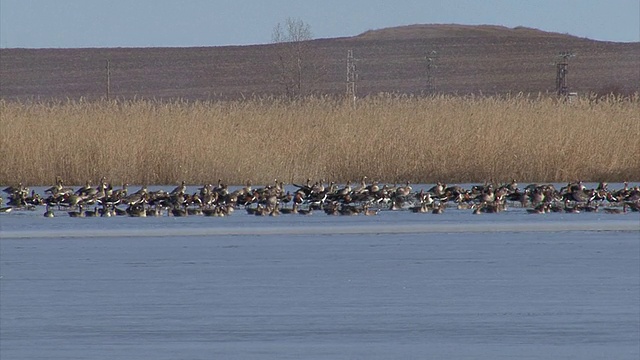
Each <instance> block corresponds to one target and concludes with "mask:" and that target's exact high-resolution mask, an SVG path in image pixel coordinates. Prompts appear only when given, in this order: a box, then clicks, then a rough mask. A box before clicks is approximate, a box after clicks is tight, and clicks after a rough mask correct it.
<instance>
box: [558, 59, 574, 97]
mask: <svg viewBox="0 0 640 360" xmlns="http://www.w3.org/2000/svg"><path fill="white" fill-rule="evenodd" d="M574 56H575V55H574V54H573V53H572V52H570V51H564V52H561V53H560V54H558V56H557V58H558V61H557V62H556V93H557V94H558V95H560V96H568V95H569V85H568V83H567V74H568V73H569V59H570V58H572V57H574Z"/></svg>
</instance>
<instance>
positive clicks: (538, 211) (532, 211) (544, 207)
mask: <svg viewBox="0 0 640 360" xmlns="http://www.w3.org/2000/svg"><path fill="white" fill-rule="evenodd" d="M547 207H548V206H547V204H544V203H542V204H540V205H538V206H536V207H534V208H533V209H527V213H529V214H545V213H547Z"/></svg>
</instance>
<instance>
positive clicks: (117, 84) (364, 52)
mask: <svg viewBox="0 0 640 360" xmlns="http://www.w3.org/2000/svg"><path fill="white" fill-rule="evenodd" d="M307 45H308V50H307V52H306V54H307V56H306V59H307V61H306V67H305V68H304V72H303V90H304V93H323V94H342V93H344V90H345V78H346V65H345V62H346V55H347V51H348V50H353V53H354V56H355V57H356V58H357V59H358V61H357V69H358V77H359V80H358V94H359V95H367V94H372V93H378V92H399V93H422V92H424V91H425V90H426V89H427V71H426V60H425V57H426V55H427V54H428V53H431V52H432V51H435V55H434V58H435V62H434V65H435V67H434V69H433V70H432V76H433V80H432V84H433V85H434V86H435V90H436V91H437V92H443V93H458V94H468V93H483V94H495V93H506V92H530V93H537V92H553V91H554V88H555V76H556V74H555V67H554V65H553V63H554V61H555V56H556V55H557V54H558V53H559V52H562V51H572V52H573V53H575V54H576V57H574V58H572V59H571V60H570V66H569V75H568V80H569V86H570V90H571V91H577V92H580V93H585V92H598V93H602V92H609V91H615V92H620V93H631V92H634V91H639V90H640V43H613V42H601V41H594V40H589V39H584V38H578V37H574V36H570V35H564V34H557V33H549V32H544V31H540V30H536V29H530V28H524V27H517V28H513V29H511V28H506V27H500V26H463V25H411V26H403V27H396V28H389V29H381V30H372V31H367V32H365V33H363V34H361V35H358V36H355V37H350V38H336V39H318V40H313V41H310V42H308V43H307ZM281 49H282V47H281V46H278V45H272V44H271V45H253V46H224V47H201V48H94V49H1V50H0V98H3V99H10V100H13V99H21V100H26V99H51V98H54V99H66V98H80V97H84V98H87V99H97V98H100V97H103V96H104V95H105V88H106V85H105V83H106V76H105V61H106V60H107V59H110V61H111V94H112V95H113V96H117V97H120V98H133V97H144V98H185V99H219V98H238V97H242V96H245V97H246V96H252V95H267V94H269V95H279V94H282V93H283V92H284V88H283V86H282V85H281V84H280V83H279V81H278V80H279V67H278V62H277V59H278V54H279V52H280V51H281Z"/></svg>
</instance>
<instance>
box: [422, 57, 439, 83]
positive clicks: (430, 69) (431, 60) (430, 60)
mask: <svg viewBox="0 0 640 360" xmlns="http://www.w3.org/2000/svg"><path fill="white" fill-rule="evenodd" d="M436 55H438V53H437V52H436V51H435V50H431V51H430V52H428V53H427V55H426V56H425V60H426V61H427V74H426V75H427V93H435V92H436V84H435V76H434V72H435V68H436V64H435V62H436Z"/></svg>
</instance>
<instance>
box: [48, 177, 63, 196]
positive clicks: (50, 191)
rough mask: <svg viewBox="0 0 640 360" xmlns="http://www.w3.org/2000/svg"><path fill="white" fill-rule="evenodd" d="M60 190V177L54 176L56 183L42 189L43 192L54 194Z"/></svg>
mask: <svg viewBox="0 0 640 360" xmlns="http://www.w3.org/2000/svg"><path fill="white" fill-rule="evenodd" d="M61 191H62V178H60V177H56V184H55V185H53V186H52V187H50V188H48V189H46V190H45V191H44V193H45V194H51V195H55V194H58V193H60V192H61Z"/></svg>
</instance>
